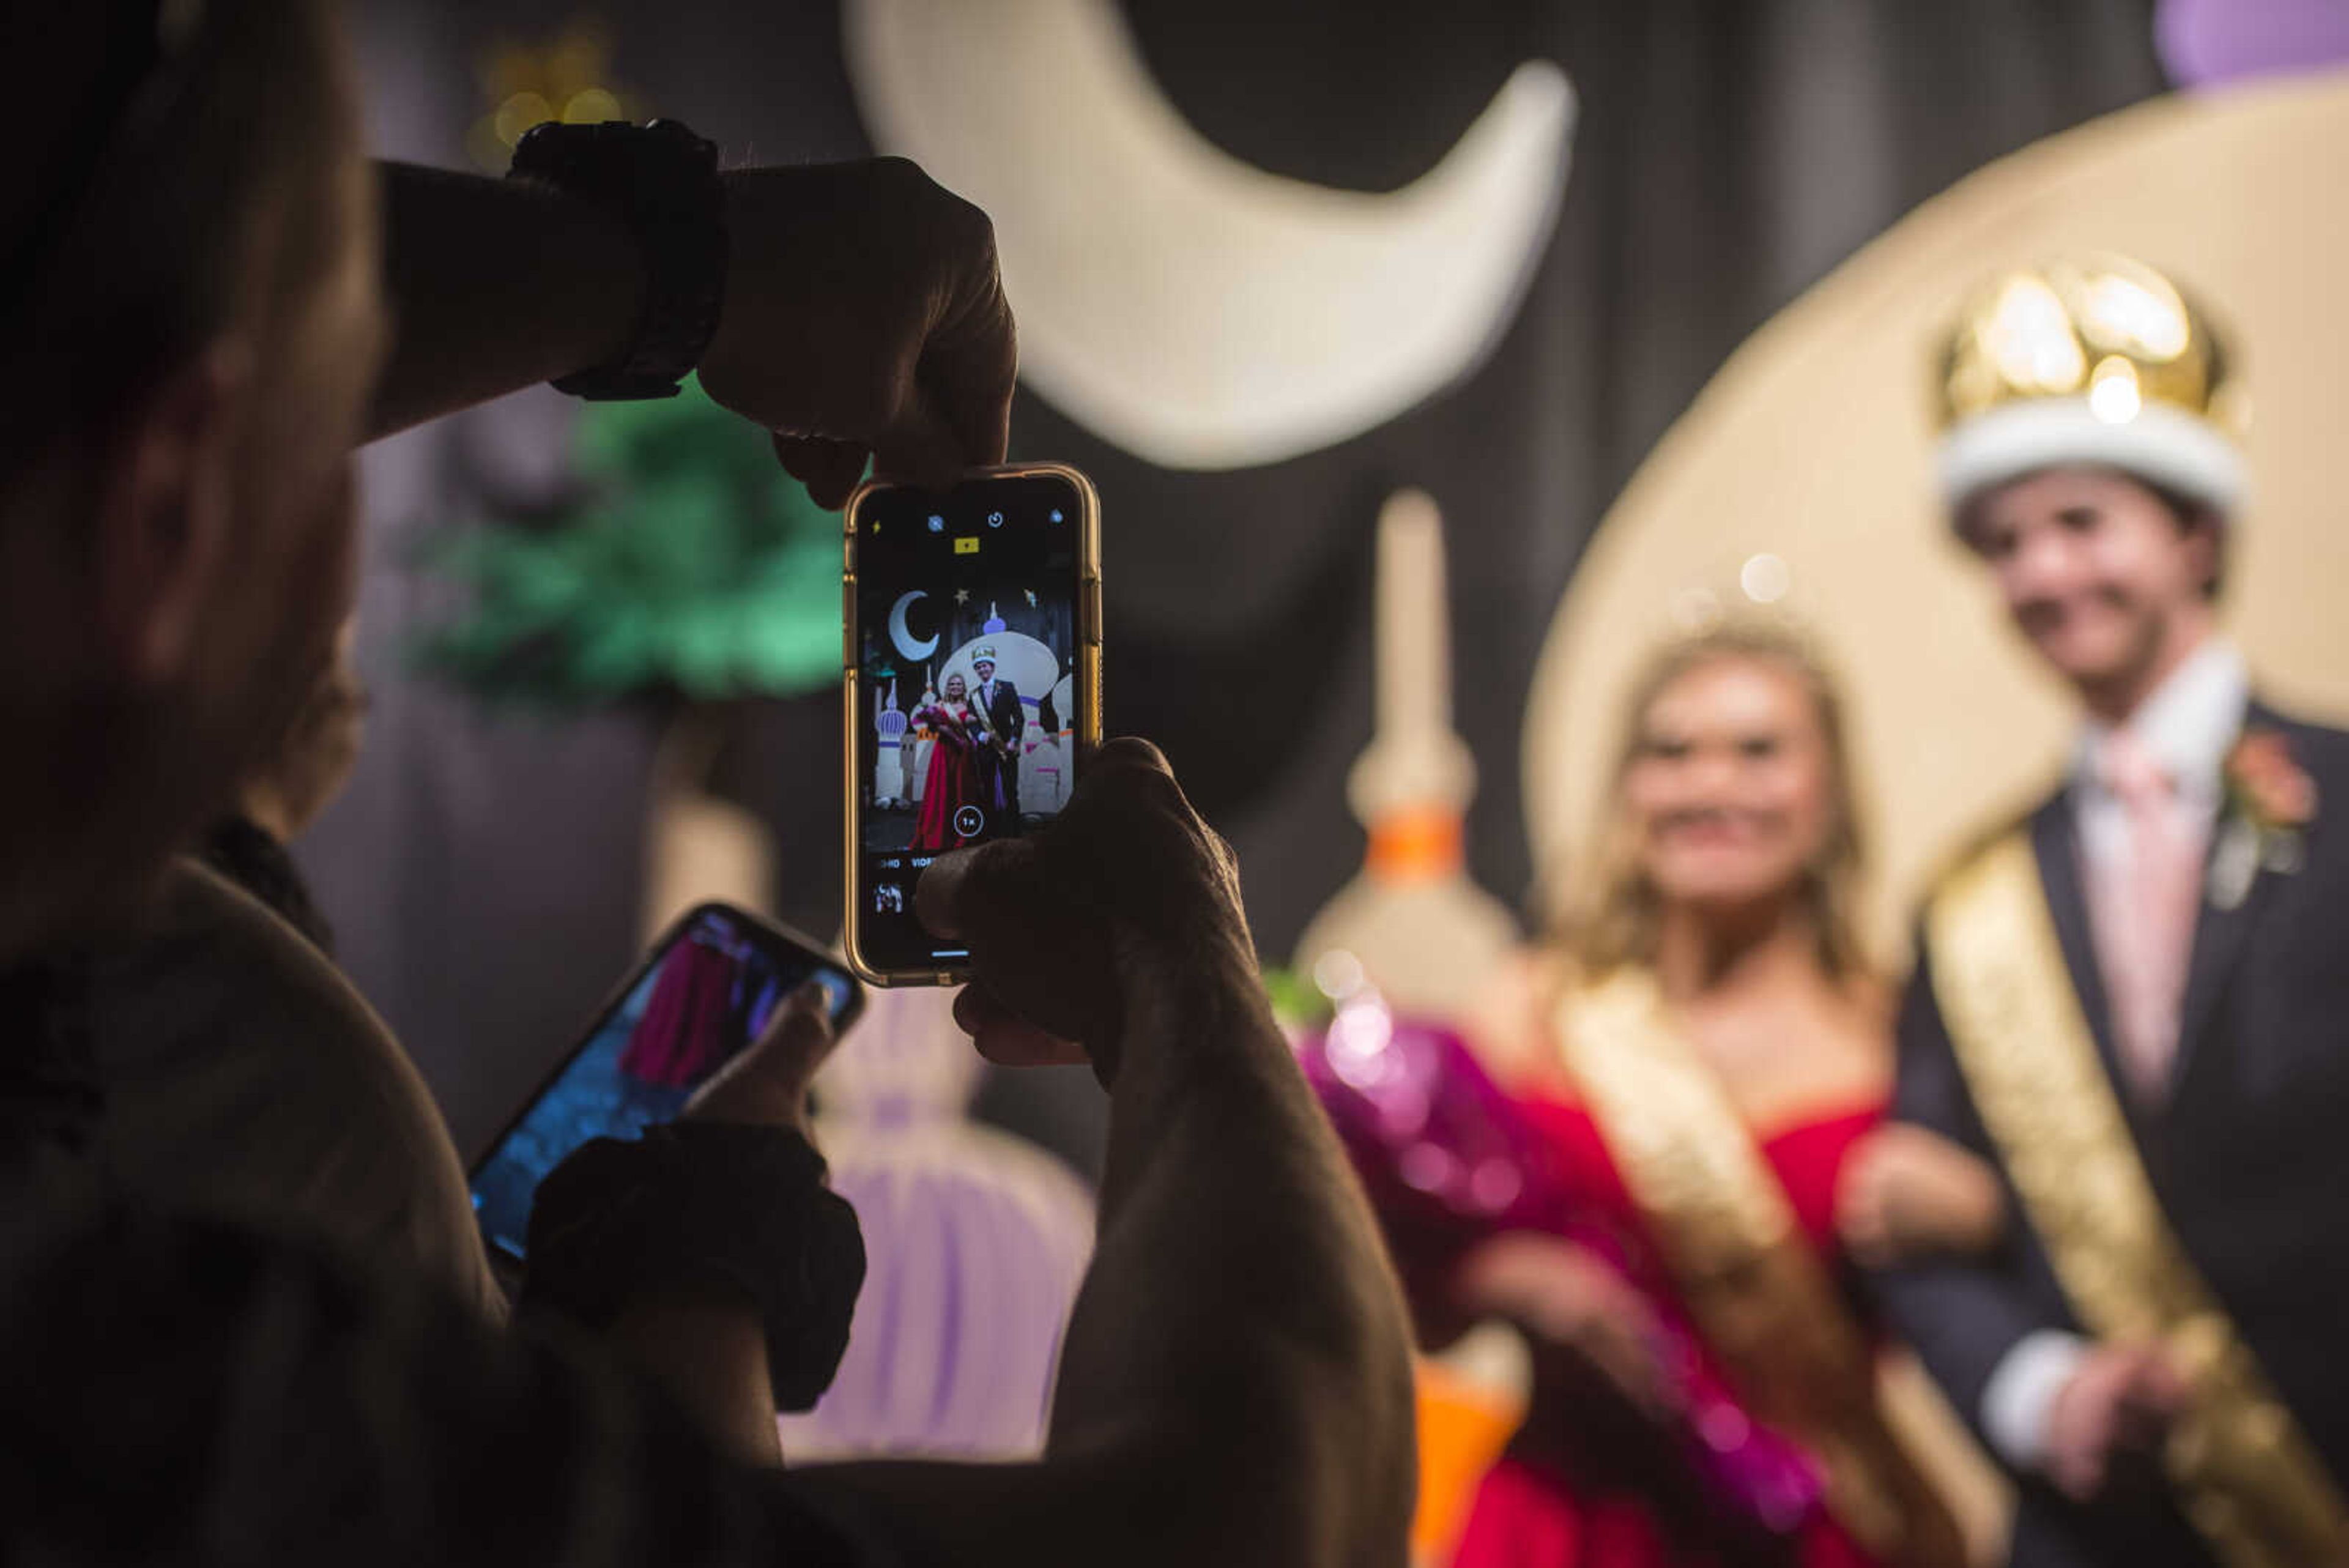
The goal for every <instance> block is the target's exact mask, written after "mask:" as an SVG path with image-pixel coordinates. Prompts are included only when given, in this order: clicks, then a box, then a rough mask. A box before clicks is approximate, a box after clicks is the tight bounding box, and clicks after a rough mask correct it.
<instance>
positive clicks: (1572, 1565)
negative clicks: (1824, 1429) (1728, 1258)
mask: <svg viewBox="0 0 2349 1568" xmlns="http://www.w3.org/2000/svg"><path fill="white" fill-rule="evenodd" d="M1521 1103H1522V1104H1523V1106H1524V1108H1525V1109H1526V1112H1527V1114H1528V1115H1529V1116H1532V1117H1533V1118H1534V1119H1535V1120H1536V1122H1537V1124H1538V1125H1539V1126H1540V1127H1542V1128H1543V1129H1544V1131H1546V1132H1547V1134H1548V1135H1549V1137H1550V1139H1551V1142H1552V1146H1553V1147H1554V1149H1555V1151H1556V1153H1557V1157H1558V1159H1559V1161H1560V1164H1561V1167H1562V1169H1563V1174H1564V1177H1565V1179H1566V1180H1567V1181H1568V1183H1569V1184H1570V1185H1571V1186H1572V1187H1573V1189H1574V1190H1575V1192H1576V1194H1577V1197H1578V1199H1579V1202H1578V1209H1579V1210H1581V1211H1582V1212H1583V1213H1585V1214H1586V1215H1588V1217H1589V1218H1590V1219H1592V1220H1598V1221H1602V1222H1604V1223H1605V1224H1607V1225H1608V1226H1609V1229H1610V1231H1612V1233H1613V1234H1614V1235H1615V1236H1616V1237H1617V1238H1618V1239H1619V1241H1621V1243H1622V1247H1623V1252H1624V1257H1623V1262H1624V1266H1625V1272H1626V1275H1627V1277H1629V1278H1630V1281H1631V1282H1632V1283H1633V1284H1635V1285H1637V1286H1639V1287H1640V1290H1641V1292H1642V1293H1645V1294H1646V1295H1647V1296H1648V1297H1649V1299H1650V1301H1651V1303H1653V1305H1654V1306H1655V1308H1656V1310H1657V1312H1658V1314H1660V1315H1661V1316H1662V1317H1663V1318H1664V1319H1665V1321H1666V1322H1667V1323H1669V1324H1671V1325H1672V1326H1673V1327H1674V1328H1675V1329H1676V1330H1678V1331H1680V1332H1681V1333H1683V1334H1687V1335H1688V1336H1690V1338H1691V1340H1692V1342H1693V1343H1695V1344H1696V1345H1698V1346H1699V1348H1700V1350H1702V1347H1703V1341H1702V1336H1701V1335H1698V1334H1697V1332H1696V1326H1695V1324H1694V1323H1693V1322H1692V1320H1691V1319H1690V1318H1689V1317H1688V1316H1687V1314H1686V1313H1685V1310H1684V1309H1683V1308H1682V1305H1681V1303H1680V1300H1679V1293H1678V1291H1677V1289H1676V1287H1675V1286H1674V1284H1673V1282H1672V1278H1671V1272H1670V1270H1669V1268H1668V1266H1667V1265H1666V1263H1665V1262H1664V1259H1663V1255H1662V1253H1661V1250H1660V1249H1659V1248H1658V1246H1657V1244H1656V1243H1655V1241H1654V1239H1653V1238H1652V1237H1651V1236H1650V1234H1649V1233H1648V1230H1647V1220H1646V1217H1645V1216H1644V1215H1643V1214H1642V1213H1641V1212H1640V1208H1639V1206H1638V1204H1637V1203H1636V1202H1634V1201H1633V1199H1632V1198H1631V1194H1630V1189H1629V1188H1628V1187H1626V1186H1625V1185H1624V1182H1623V1176H1622V1172H1621V1170H1620V1168H1619V1167H1618V1166H1617V1165H1616V1164H1615V1158H1614V1156H1613V1155H1612V1154H1611V1153H1610V1152H1609V1148H1608V1146H1607V1137H1606V1134H1605V1131H1604V1129H1602V1128H1601V1127H1599V1123H1598V1121H1597V1120H1596V1119H1595V1118H1594V1117H1593V1116H1591V1114H1590V1112H1589V1111H1588V1108H1587V1107H1585V1106H1582V1105H1581V1104H1579V1103H1578V1102H1577V1101H1574V1100H1571V1099H1567V1098H1552V1097H1550V1096H1529V1097H1527V1098H1526V1099H1525V1100H1524V1101H1523V1102H1521ZM1883 1116H1884V1107H1883V1106H1881V1105H1880V1104H1877V1103H1869V1104H1866V1105H1860V1106H1854V1107H1852V1108H1850V1109H1848V1110H1846V1111H1843V1112H1841V1113H1839V1114H1822V1115H1820V1116H1814V1117H1812V1118H1809V1119H1807V1120H1805V1121H1802V1122H1798V1123H1795V1124H1792V1125H1790V1126H1787V1127H1781V1128H1778V1129H1777V1130H1775V1131H1774V1132H1771V1133H1768V1134H1766V1135H1765V1136H1763V1137H1760V1138H1759V1139H1757V1142H1758V1143H1759V1145H1760V1147H1761V1151H1762V1156H1763V1158H1764V1160H1765V1161H1767V1162H1768V1164H1769V1167H1770V1169H1771V1171H1772V1173H1773V1174H1774V1175H1775V1176H1776V1177H1777V1178H1778V1181H1779V1184H1780V1185H1781V1187H1783V1188H1784V1189H1785V1194H1786V1200H1787V1202H1788V1204H1789V1205H1790V1206H1791V1207H1792V1208H1793V1210H1794V1211H1795V1220H1796V1222H1797V1223H1798V1224H1799V1225H1800V1227H1801V1230H1802V1234H1803V1238H1804V1240H1806V1241H1808V1242H1809V1243H1810V1244H1811V1245H1812V1247H1813V1248H1815V1249H1816V1251H1817V1253H1818V1256H1819V1260H1820V1262H1823V1263H1825V1264H1826V1265H1827V1266H1828V1267H1829V1268H1831V1269H1834V1270H1837V1272H1838V1274H1840V1271H1841V1261H1842V1260H1841V1253H1840V1251H1839V1245H1838V1242H1837V1237H1836V1229H1835V1189H1836V1183H1837V1180H1838V1179H1840V1177H1841V1175H1842V1171H1843V1165H1844V1161H1845V1159H1846V1158H1848V1157H1849V1155H1850V1153H1851V1150H1852V1147H1853V1146H1854V1145H1855V1144H1856V1143H1857V1142H1858V1141H1859V1139H1860V1138H1861V1137H1865V1136H1866V1135H1867V1134H1868V1132H1870V1131H1872V1130H1873V1129H1874V1128H1875V1127H1877V1126H1878V1124H1879V1123H1881V1121H1882V1120H1883ZM1699 1376H1702V1379H1703V1380H1704V1381H1705V1382H1706V1384H1707V1385H1708V1386H1722V1387H1730V1386H1732V1380H1731V1379H1730V1378H1729V1376H1728V1375H1727V1373H1726V1371H1725V1370H1724V1369H1723V1368H1722V1367H1720V1366H1716V1365H1713V1364H1712V1363H1711V1360H1710V1356H1709V1355H1708V1356H1707V1364H1706V1365H1705V1366H1703V1367H1702V1368H1701V1369H1700V1372H1699ZM1573 1418H1574V1413H1573V1412H1572V1411H1545V1410H1538V1409H1537V1410H1535V1411H1532V1412H1529V1413H1528V1417H1527V1419H1528V1420H1529V1421H1533V1422H1538V1421H1543V1420H1546V1419H1547V1420H1561V1421H1569V1422H1570V1421H1571V1420H1573ZM1789 1546H1790V1551H1789V1552H1788V1554H1787V1556H1786V1558H1785V1563H1786V1564H1787V1568H1871V1565H1872V1561H1873V1560H1872V1559H1870V1558H1869V1557H1868V1554H1867V1553H1866V1552H1862V1551H1861V1550H1860V1548H1859V1547H1858V1546H1857V1544H1856V1543H1855V1542H1853V1541H1852V1539H1851V1537H1850V1536H1849V1535H1847V1534H1846V1533H1845V1532H1844V1530H1843V1528H1842V1526H1841V1525H1840V1524H1838V1523H1837V1521H1835V1520H1834V1519H1833V1518H1826V1517H1823V1518H1820V1519H1816V1520H1815V1521H1812V1522H1811V1523H1810V1524H1809V1525H1807V1526H1806V1527H1805V1528H1804V1529H1803V1530H1802V1532H1800V1533H1799V1535H1798V1536H1797V1537H1796V1538H1795V1540H1794V1541H1792V1542H1789ZM1452 1568H1721V1563H1720V1559H1719V1557H1718V1556H1717V1555H1716V1554H1714V1553H1712V1552H1706V1551H1702V1550H1700V1549H1697V1548H1694V1547H1692V1546H1690V1545H1687V1544H1685V1543H1682V1542H1676V1541H1674V1540H1673V1539H1672V1537H1671V1534H1670V1533H1669V1532H1667V1531H1666V1530H1665V1529H1664V1528H1663V1521H1661V1519H1660V1518H1659V1517H1658V1515H1657V1512H1656V1511H1655V1510H1654V1509H1653V1508H1652V1507H1651V1506H1650V1505H1649V1504H1648V1502H1647V1501H1645V1500H1644V1499H1642V1498H1639V1497H1635V1496H1630V1495H1628V1494H1626V1493H1623V1492H1620V1491H1608V1490H1599V1489H1598V1488H1595V1487H1592V1486H1589V1485H1587V1484H1584V1483H1583V1482H1582V1481H1581V1480H1579V1479H1578V1478H1577V1477H1575V1476H1573V1475H1570V1474H1568V1473H1565V1472H1564V1471H1562V1470H1561V1469H1557V1468H1556V1467H1554V1466H1552V1465H1550V1464H1547V1463H1544V1462H1539V1461H1537V1460H1535V1459H1531V1458H1529V1457H1526V1456H1523V1455H1520V1454H1519V1453H1516V1452H1515V1451H1513V1452H1511V1453H1510V1454H1507V1455H1505V1456H1504V1457H1503V1458H1502V1459H1501V1460H1500V1462H1499V1463H1498V1464H1496V1465H1495V1467H1494V1468H1493V1469H1492V1470H1491V1471H1489V1472H1488V1473H1487V1474H1486V1475H1485V1479H1484V1480H1483V1481H1482V1482H1481V1483H1480V1484H1479V1486H1478V1488H1477V1491H1476V1496H1475V1501H1474V1502H1473V1503H1472V1504H1471V1505H1470V1509H1469V1514H1468V1521H1467V1524H1466V1526H1465V1528H1464V1532H1463V1533H1462V1535H1461V1539H1460V1544H1459V1546H1458V1548H1457V1549H1456V1551H1455V1552H1454V1554H1453V1558H1452Z"/></svg>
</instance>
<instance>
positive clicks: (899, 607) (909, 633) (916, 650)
mask: <svg viewBox="0 0 2349 1568" xmlns="http://www.w3.org/2000/svg"><path fill="white" fill-rule="evenodd" d="M928 597H930V596H929V595H928V594H927V593H926V592H925V591H923V590H922V589H920V588H916V589H915V590H914V591H913V592H911V593H905V594H899V595H898V596H897V602H896V603H895V604H894V605H891V606H890V607H889V640H890V641H891V642H893V643H895V645H896V647H897V651H898V652H899V653H901V654H903V655H904V656H905V660H906V662H907V663H909V664H918V663H919V662H921V661H922V660H923V659H927V658H928V657H929V656H930V655H932V654H933V653H936V651H937V650H938V639H936V637H933V638H931V639H929V641H927V642H916V641H915V640H914V632H913V628H910V627H908V626H907V625H906V624H905V612H906V611H907V610H909V609H911V608H913V607H914V601H915V600H916V599H926V598H928Z"/></svg>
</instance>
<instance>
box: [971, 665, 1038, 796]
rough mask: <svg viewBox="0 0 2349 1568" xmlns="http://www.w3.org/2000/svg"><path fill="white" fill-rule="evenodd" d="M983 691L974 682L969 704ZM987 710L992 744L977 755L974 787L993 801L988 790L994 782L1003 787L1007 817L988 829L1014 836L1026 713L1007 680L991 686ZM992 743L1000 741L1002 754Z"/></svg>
mask: <svg viewBox="0 0 2349 1568" xmlns="http://www.w3.org/2000/svg"><path fill="white" fill-rule="evenodd" d="M983 691H985V688H983V687H981V686H979V685H978V684H977V683H976V682H974V683H973V684H972V686H971V689H970V698H971V701H973V702H978V701H981V693H982V692H983ZM986 706H987V723H988V729H989V730H991V731H992V732H994V733H993V740H992V741H990V742H989V743H988V745H987V746H986V747H985V748H984V749H983V750H982V751H981V752H980V753H979V755H978V783H979V789H980V792H981V793H982V794H985V795H986V796H987V797H988V799H990V800H991V799H993V798H994V790H993V788H992V787H991V786H993V785H994V784H995V783H996V782H997V781H998V780H1000V781H1001V782H1002V784H1003V798H1004V801H1005V804H1006V810H1007V812H1008V815H1007V816H1006V818H1005V820H1003V821H1002V822H999V823H993V824H990V825H989V827H990V829H991V830H992V831H995V832H1003V833H1009V832H1015V831H1017V830H1018V828H1019V737H1020V736H1021V735H1023V734H1025V733H1026V732H1027V729H1028V711H1027V710H1026V709H1025V708H1024V707H1022V706H1021V705H1020V701H1019V688H1018V687H1017V686H1014V685H1013V684H1011V682H1010V681H1009V680H998V681H997V682H996V683H995V696H994V698H993V699H992V700H991V701H988V702H987V704H986ZM993 741H1000V742H1002V743H1003V745H1004V747H1005V748H1007V749H1006V750H1003V751H998V750H997V749H996V747H995V745H994V743H993Z"/></svg>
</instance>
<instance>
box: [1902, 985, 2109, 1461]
mask: <svg viewBox="0 0 2349 1568" xmlns="http://www.w3.org/2000/svg"><path fill="white" fill-rule="evenodd" d="M1917 951H1918V958H1917V971H1916V973H1915V974H1914V975H1912V976H1911V977H1910V979H1909V988H1908V991H1907V992H1906V993H1905V994H1904V995H1903V997H1902V999H1901V1006H1900V1022H1899V1051H1900V1056H1899V1076H1898V1077H1897V1079H1896V1080H1895V1083H1894V1086H1893V1096H1892V1117H1893V1119H1894V1120H1896V1121H1904V1122H1909V1123H1912V1124H1914V1125H1916V1126H1918V1127H1924V1128H1926V1129H1927V1130H1929V1131H1931V1132H1936V1133H1939V1134H1940V1135H1941V1136H1942V1137H1946V1138H1949V1139H1951V1140H1952V1141H1953V1142H1956V1143H1958V1144H1961V1145H1962V1146H1964V1147H1966V1148H1968V1149H1970V1150H1971V1151H1972V1152H1973V1153H1974V1154H1976V1155H1979V1156H1981V1157H1982V1158H1984V1159H1987V1160H1990V1161H1991V1162H1992V1164H1997V1163H1998V1159H1997V1155H1996V1153H1995V1152H1994V1151H1993V1150H1992V1147H1991V1142H1990V1137H1989V1134H1988V1132H1987V1130H1986V1129H1985V1128H1984V1127H1982V1118H1981V1116H1979V1115H1978V1114H1977V1113H1976V1112H1975V1110H1974V1105H1973V1098H1972V1096H1971V1095H1970V1094H1969V1093H1968V1092H1967V1089H1966V1084H1965V1079H1964V1076H1963V1075H1962V1074H1961V1071H1960V1069H1959V1066H1958V1058H1957V1054H1956V1051H1955V1050H1954V1048H1953V1047H1952V1046H1951V1042H1950V1034H1949V1030H1948V1027H1947V1026H1946V1025H1945V1024H1944V1023H1943V1022H1942V1019H1941V1009H1940V1002H1939V1001H1938V1000H1937V999H1936V997H1935V996H1934V993H1933V970H1932V954H1931V953H1930V951H1929V950H1927V949H1926V946H1925V944H1924V942H1923V940H1922V939H1921V938H1920V940H1919V942H1918V949H1917ZM2001 1177H2002V1184H2003V1177H2004V1172H2003V1169H2002V1170H2001ZM2006 1196H2007V1203H2008V1206H2009V1210H2010V1212H2011V1213H2012V1214H2013V1216H2014V1218H2013V1220H2012V1222H2011V1223H2010V1224H2009V1226H2008V1228H2007V1238H2006V1241H2004V1242H2003V1243H2002V1245H2001V1246H2000V1247H1999V1249H1998V1250H1997V1251H1995V1252H1993V1253H1991V1254H1990V1255H1988V1256H1985V1257H1977V1258H1940V1259H1936V1260H1934V1261H1932V1262H1925V1263H1919V1264H1915V1265H1911V1266H1907V1267H1902V1268H1898V1269H1890V1270H1887V1271H1884V1272H1880V1273H1878V1274H1877V1275H1875V1276H1874V1279H1873V1283H1874V1287H1875V1290H1876V1293H1877V1294H1878V1299H1879V1301H1880V1302H1881V1303H1882V1306H1883V1309H1884V1313H1885V1315H1886V1316H1887V1318H1888V1319H1889V1322H1890V1324H1891V1325H1892V1327H1893V1328H1894V1329H1896V1330H1897V1331H1898V1332H1899V1334H1900V1335H1901V1336H1902V1337H1904V1338H1906V1339H1907V1340H1908V1341H1909V1344H1910V1345H1913V1346H1915V1348H1916V1351H1917V1354H1918V1355H1919V1356H1920V1358H1921V1359H1922V1360H1923V1361H1924V1363H1925V1367H1926V1370H1927V1371H1929V1372H1930V1373H1931V1374H1932V1376H1933V1380H1934V1381H1935V1382H1936V1383H1939V1384H1940V1386H1941V1391H1942V1393H1944V1394H1945V1395H1947V1396H1948V1397H1949V1400H1950V1403H1951V1405H1952V1406H1953V1407H1955V1408H1956V1409H1957V1411H1958V1414H1959V1415H1961V1416H1962V1417H1964V1418H1965V1420H1966V1421H1967V1422H1968V1424H1970V1425H1971V1426H1972V1427H1973V1428H1975V1429H1976V1431H1977V1432H1979V1431H1980V1430H1981V1426H1982V1389H1983V1387H1984V1386H1986V1385H1987V1384H1988V1383H1989V1382H1990V1379H1991V1375H1992V1373H1993V1372H1995V1371H1997V1369H1998V1366H1999V1364H2000V1363H2001V1362H2002V1361H2003V1360H2005V1358H2006V1355H2007V1352H2009V1351H2011V1350H2013V1348H2014V1346H2015V1345H2016V1344H2017V1343H2018V1342H2020V1341H2021V1340H2022V1339H2023V1336H2024V1335H2025V1334H2032V1333H2034V1332H2037V1331H2038V1330H2041V1329H2064V1330H2069V1329H2072V1328H2073V1326H2074V1325H2073V1324H2072V1323H2071V1322H2070V1320H2069V1318H2068V1317H2067V1315H2066V1314H2064V1312H2063V1310H2062V1308H2061V1304H2060V1303H2061V1298H2060V1297H2059V1296H2057V1295H2056V1294H2055V1293H2054V1289H2053V1285H2054V1276H2053V1275H2052V1273H2051V1272H2049V1270H2048V1267H2047V1262H2046V1259H2045V1257H2044V1254H2043V1253H2042V1252H2041V1251H2040V1249H2039V1245H2038V1242H2037V1241H2036V1239H2035V1238H2033V1236H2032V1234H2031V1231H2030V1227H2029V1225H2028V1224H2027V1223H2026V1222H2025V1221H2024V1220H2023V1218H2022V1215H2021V1210H2020V1208H2019V1206H2018V1205H2017V1202H2016V1199H2015V1195H2014V1191H2013V1188H2012V1186H2008V1187H2007V1194H2006Z"/></svg>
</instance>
